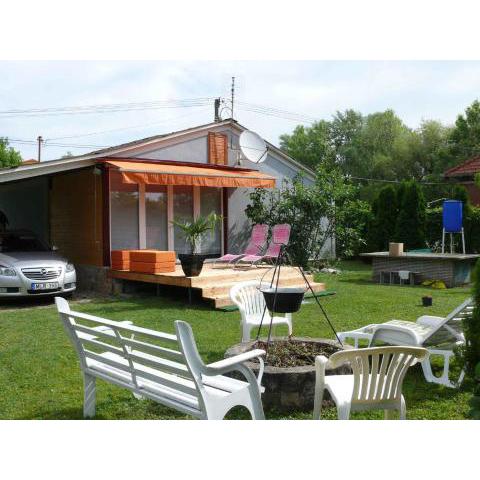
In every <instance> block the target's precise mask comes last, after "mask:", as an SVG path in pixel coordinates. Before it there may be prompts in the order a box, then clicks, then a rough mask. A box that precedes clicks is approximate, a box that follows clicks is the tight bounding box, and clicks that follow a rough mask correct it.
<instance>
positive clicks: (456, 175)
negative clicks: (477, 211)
mask: <svg viewBox="0 0 480 480" xmlns="http://www.w3.org/2000/svg"><path fill="white" fill-rule="evenodd" d="M477 173H480V155H479V156H476V157H473V158H471V159H470V160H467V161H466V162H463V163H461V164H460V165H457V166H456V167H453V168H450V169H448V170H447V171H445V173H444V174H443V176H444V177H445V178H446V179H448V180H451V181H454V182H457V183H459V184H461V185H463V186H464V187H465V189H466V190H467V192H468V196H469V198H470V202H471V203H472V205H477V206H480V189H479V188H478V187H477V185H475V181H474V177H475V174H477Z"/></svg>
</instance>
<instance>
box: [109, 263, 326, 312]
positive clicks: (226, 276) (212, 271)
mask: <svg viewBox="0 0 480 480" xmlns="http://www.w3.org/2000/svg"><path fill="white" fill-rule="evenodd" d="M269 269H270V270H271V272H268V270H269ZM267 272H268V273H267ZM272 273H273V269H272V268H271V267H263V266H260V267H252V268H249V269H238V270H234V269H233V268H231V267H213V266H212V264H208V263H207V264H205V265H204V266H203V269H202V273H201V274H200V275H199V276H198V277H186V276H185V275H184V273H183V271H182V268H181V266H180V265H177V266H176V270H175V272H172V273H158V274H151V273H137V272H130V271H126V270H110V272H109V276H110V278H115V279H119V280H130V281H137V282H146V283H155V284H157V285H169V286H175V287H184V288H188V289H197V290H200V291H201V295H202V298H203V299H204V300H205V301H207V302H209V303H210V304H212V306H214V307H215V308H224V307H228V306H231V305H232V301H231V300H230V297H229V292H230V288H231V287H232V286H233V285H235V284H236V283H238V282H245V281H248V280H260V279H261V278H262V277H263V275H265V274H266V275H265V278H264V281H270V279H271V275H272ZM307 278H308V281H309V282H310V283H311V285H312V288H313V290H314V291H315V292H321V291H324V290H325V284H323V283H315V282H314V281H313V276H312V275H307ZM280 285H281V286H289V287H291V286H304V285H305V282H304V280H303V278H302V276H301V274H300V272H299V271H298V269H296V268H294V267H282V269H281V276H280Z"/></svg>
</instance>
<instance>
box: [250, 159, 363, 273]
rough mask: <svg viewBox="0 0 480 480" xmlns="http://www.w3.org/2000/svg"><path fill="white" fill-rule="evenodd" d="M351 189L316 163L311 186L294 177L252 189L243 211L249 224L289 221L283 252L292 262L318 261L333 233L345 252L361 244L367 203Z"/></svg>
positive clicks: (337, 173)
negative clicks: (279, 185)
mask: <svg viewBox="0 0 480 480" xmlns="http://www.w3.org/2000/svg"><path fill="white" fill-rule="evenodd" d="M357 190H358V189H357V188H356V187H355V186H354V185H352V184H351V183H350V182H348V181H347V179H346V178H345V176H344V175H343V174H342V173H341V172H340V170H339V169H330V168H327V167H326V166H324V165H321V166H319V167H318V168H317V176H316V181H315V184H314V185H311V186H307V185H305V184H304V183H303V181H302V179H301V178H296V179H294V180H293V181H292V182H285V183H284V185H283V188H282V189H275V190H273V191H269V190H266V189H256V190H254V191H253V192H252V194H251V195H250V204H249V205H248V206H247V208H246V214H247V217H248V218H249V219H250V220H251V221H252V223H266V224H268V225H270V226H273V225H275V224H279V223H288V224H290V225H291V226H292V230H291V234H290V241H289V246H288V253H289V255H290V258H291V259H292V262H293V263H294V264H296V265H301V266H302V267H307V266H308V263H309V260H313V261H318V260H319V259H321V258H322V256H324V255H325V250H326V248H327V247H328V246H329V245H328V243H329V242H330V240H331V239H332V238H333V237H335V242H336V245H337V248H338V250H339V251H341V252H342V254H343V255H346V256H347V255H351V254H352V253H353V251H354V250H355V249H356V248H358V245H359V244H361V243H362V242H363V238H362V236H361V232H362V231H363V221H364V215H366V213H367V212H368V205H366V204H365V203H364V202H361V201H360V200H358V195H357Z"/></svg>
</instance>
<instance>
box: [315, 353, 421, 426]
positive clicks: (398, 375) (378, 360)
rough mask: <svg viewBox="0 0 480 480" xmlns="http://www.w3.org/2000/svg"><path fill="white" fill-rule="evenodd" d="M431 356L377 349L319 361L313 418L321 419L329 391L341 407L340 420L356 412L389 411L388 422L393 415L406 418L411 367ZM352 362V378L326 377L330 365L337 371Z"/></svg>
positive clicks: (321, 357) (317, 360)
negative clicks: (406, 389)
mask: <svg viewBox="0 0 480 480" xmlns="http://www.w3.org/2000/svg"><path fill="white" fill-rule="evenodd" d="M426 355H427V350H426V349H425V348H417V347H377V348H362V349H359V350H343V351H341V352H337V353H334V354H333V355H332V356H331V357H330V359H327V358H326V357H324V356H323V355H319V356H317V357H316V358H315V371H316V380H315V402H314V410H313V418H314V419H317V420H318V419H320V413H321V409H322V401H323V395H324V391H325V390H328V391H329V393H330V395H331V397H332V399H333V401H334V402H335V405H336V406H337V412H338V418H339V420H348V419H349V418H350V412H351V411H356V410H385V418H386V419H390V418H392V415H391V413H392V411H393V410H398V411H399V412H400V419H401V420H404V419H405V417H406V405H405V399H404V398H403V395H402V383H403V379H404V377H405V374H406V373H407V370H408V368H409V367H411V366H412V365H414V364H415V363H416V362H417V360H422V359H423V358H425V356H426ZM345 362H349V363H350V365H351V367H352V370H353V374H352V375H328V376H326V375H325V367H326V365H327V363H329V364H330V365H331V367H332V368H336V367H338V366H340V365H342V364H344V363H345Z"/></svg>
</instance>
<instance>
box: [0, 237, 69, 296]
mask: <svg viewBox="0 0 480 480" xmlns="http://www.w3.org/2000/svg"><path fill="white" fill-rule="evenodd" d="M76 287H77V276H76V273H75V267H74V266H73V264H71V263H69V262H68V261H67V260H66V259H65V258H63V257H61V256H60V255H59V254H58V253H56V252H55V251H52V250H51V249H49V248H48V247H47V246H46V245H44V244H43V243H42V242H41V241H40V240H39V239H38V238H37V237H36V236H35V235H34V234H33V233H31V232H28V231H24V230H22V231H20V230H18V231H6V232H0V298H6V297H26V296H29V297H31V296H34V295H38V296H45V295H55V294H57V295H58V294H59V293H70V292H73V291H74V290H75V289H76Z"/></svg>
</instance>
